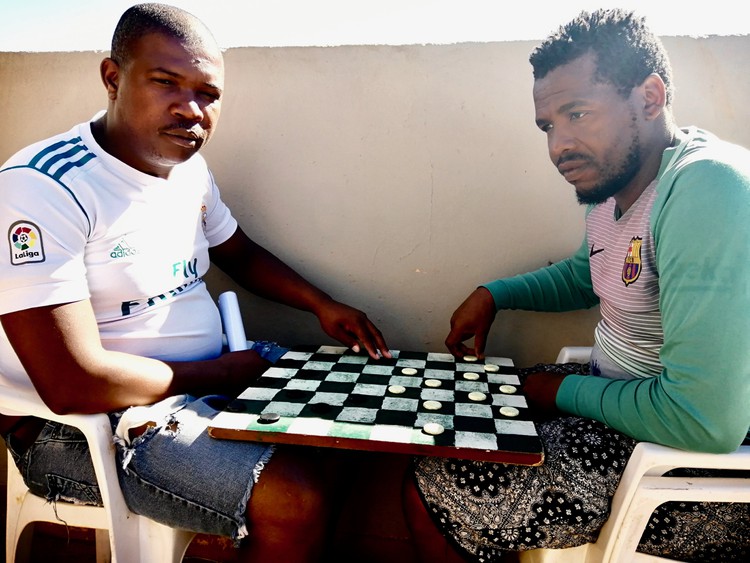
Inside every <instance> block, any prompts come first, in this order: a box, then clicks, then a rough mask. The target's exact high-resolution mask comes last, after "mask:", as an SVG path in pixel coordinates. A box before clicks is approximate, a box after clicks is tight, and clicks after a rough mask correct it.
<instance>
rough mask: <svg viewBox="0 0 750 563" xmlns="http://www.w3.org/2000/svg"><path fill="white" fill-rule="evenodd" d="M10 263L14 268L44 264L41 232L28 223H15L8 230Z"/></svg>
mask: <svg viewBox="0 0 750 563" xmlns="http://www.w3.org/2000/svg"><path fill="white" fill-rule="evenodd" d="M8 240H9V242H10V263H11V264H13V265H14V266H18V265H20V264H27V263H29V262H44V246H43V245H42V231H41V230H40V229H39V227H37V226H36V225H35V224H34V223H31V222H30V221H16V222H15V223H13V224H12V225H11V226H10V229H8Z"/></svg>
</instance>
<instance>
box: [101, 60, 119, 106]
mask: <svg viewBox="0 0 750 563" xmlns="http://www.w3.org/2000/svg"><path fill="white" fill-rule="evenodd" d="M99 74H100V76H101V79H102V83H104V87H105V88H106V89H107V97H108V98H109V99H110V100H115V99H117V88H118V85H119V80H120V65H118V64H117V63H116V62H115V60H114V59H111V58H109V57H107V58H106V59H104V60H103V61H102V63H101V64H100V65H99Z"/></svg>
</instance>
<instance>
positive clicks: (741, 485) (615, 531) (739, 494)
mask: <svg viewBox="0 0 750 563" xmlns="http://www.w3.org/2000/svg"><path fill="white" fill-rule="evenodd" d="M589 356H590V349H588V351H586V349H585V348H582V347H567V349H566V348H563V349H562V350H561V351H560V356H558V363H565V362H587V361H588V357H589ZM678 467H685V468H703V469H735V470H750V446H740V448H739V449H738V450H737V451H736V452H732V453H729V454H707V453H696V452H687V451H683V450H678V449H675V448H670V447H667V446H661V445H657V444H651V443H648V442H640V443H638V444H637V445H636V446H635V449H634V450H633V453H632V455H631V456H630V459H629V460H628V464H627V466H626V467H625V471H624V472H623V475H622V479H621V480H620V484H619V486H618V487H617V491H616V492H615V495H614V497H613V498H612V511H611V514H610V517H609V519H608V520H607V522H606V523H605V524H604V527H603V528H602V530H601V532H600V533H599V537H598V538H597V541H596V542H595V543H591V544H586V545H582V546H579V547H573V548H568V549H535V550H531V551H525V552H522V553H521V554H520V561H521V563H646V562H653V563H656V562H659V561H661V562H665V561H673V560H671V559H665V558H662V557H655V556H652V555H646V554H644V553H638V552H637V551H636V549H637V548H638V542H639V541H640V538H641V535H642V533H643V530H645V528H646V525H647V524H648V521H649V518H650V517H651V514H652V512H653V511H654V509H655V508H656V507H658V506H659V505H661V504H663V503H665V502H669V501H694V502H700V501H708V502H750V478H741V477H666V476H664V474H665V473H666V472H668V471H670V470H671V469H676V468H678Z"/></svg>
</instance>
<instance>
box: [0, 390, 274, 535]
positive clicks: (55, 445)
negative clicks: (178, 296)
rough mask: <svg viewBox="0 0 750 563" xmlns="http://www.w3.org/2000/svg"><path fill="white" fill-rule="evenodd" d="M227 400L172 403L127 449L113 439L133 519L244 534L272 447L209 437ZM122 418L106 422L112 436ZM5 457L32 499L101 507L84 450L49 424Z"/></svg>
mask: <svg viewBox="0 0 750 563" xmlns="http://www.w3.org/2000/svg"><path fill="white" fill-rule="evenodd" d="M226 401H227V399H226V398H224V397H219V396H209V397H202V398H195V397H191V396H189V395H181V396H179V397H173V398H171V402H172V404H173V405H174V407H175V408H173V409H168V410H166V411H165V410H164V409H161V411H160V412H159V414H160V416H162V418H161V419H160V420H153V421H152V422H154V423H155V424H154V425H153V426H151V427H149V428H148V429H147V430H146V431H145V432H144V433H143V434H142V435H140V436H138V437H136V438H134V439H133V440H132V442H130V443H127V442H126V441H123V440H121V439H117V440H116V441H117V443H118V446H117V457H118V464H117V466H118V473H119V478H120V487H121V488H122V492H123V495H124V497H125V501H126V502H127V504H128V506H129V507H130V509H131V510H132V511H133V512H135V513H137V514H142V515H144V516H148V517H149V518H152V519H153V520H156V521H158V522H161V523H163V524H166V525H168V526H171V527H174V528H181V529H186V530H192V531H195V532H200V533H206V534H217V535H222V536H226V537H230V538H232V539H234V540H239V539H241V538H242V537H244V536H245V535H246V534H247V527H246V506H247V502H248V500H249V498H250V494H251V492H252V487H253V485H254V483H255V482H256V481H257V479H258V477H259V475H260V472H261V470H262V469H263V467H264V465H265V464H266V463H267V462H268V460H269V459H270V457H271V454H272V452H273V448H272V447H271V446H268V445H266V444H259V443H254V442H242V441H230V440H217V439H215V438H211V437H210V436H209V435H208V432H207V426H208V423H209V422H210V421H211V419H212V418H213V417H214V416H216V415H217V414H218V412H220V411H221V409H222V407H223V406H224V405H225V404H226ZM157 410H158V409H157ZM125 412H127V411H125ZM121 416H122V413H116V414H112V415H110V417H111V419H112V426H113V431H114V429H115V428H116V427H117V425H118V423H119V422H120V418H121ZM9 451H10V452H11V455H13V457H14V459H15V461H16V465H17V466H18V468H19V470H20V472H21V475H22V476H23V478H24V481H25V482H26V484H27V486H28V487H29V489H30V490H31V491H32V492H33V493H34V494H36V495H38V496H41V497H44V498H47V499H49V500H50V501H57V500H65V501H69V502H78V503H84V504H99V505H100V504H101V495H100V493H99V488H98V487H97V485H96V477H95V474H94V468H93V465H92V463H91V459H90V457H89V453H88V445H87V443H86V439H85V438H84V436H83V434H81V432H80V431H78V430H77V429H76V428H73V427H70V426H66V425H63V424H59V423H56V422H50V421H48V422H47V424H46V426H45V427H44V429H43V430H42V432H41V434H40V435H39V437H38V438H37V440H36V442H35V443H34V444H33V445H32V446H31V447H30V448H29V449H28V451H26V452H25V453H24V454H23V455H22V456H20V457H19V456H18V455H17V454H16V453H15V452H14V451H13V450H12V448H9Z"/></svg>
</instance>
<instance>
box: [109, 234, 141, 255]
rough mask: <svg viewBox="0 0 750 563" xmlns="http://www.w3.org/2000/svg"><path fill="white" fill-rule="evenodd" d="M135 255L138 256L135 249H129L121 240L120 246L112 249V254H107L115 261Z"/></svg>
mask: <svg viewBox="0 0 750 563" xmlns="http://www.w3.org/2000/svg"><path fill="white" fill-rule="evenodd" d="M135 254H138V251H137V250H136V249H135V248H131V247H130V246H129V245H128V243H126V242H125V240H124V239H123V240H121V241H120V244H118V245H117V246H115V247H114V248H113V249H112V252H110V253H109V256H110V257H111V258H115V259H116V258H125V257H127V256H133V255H135Z"/></svg>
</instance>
